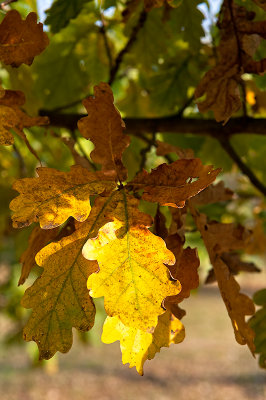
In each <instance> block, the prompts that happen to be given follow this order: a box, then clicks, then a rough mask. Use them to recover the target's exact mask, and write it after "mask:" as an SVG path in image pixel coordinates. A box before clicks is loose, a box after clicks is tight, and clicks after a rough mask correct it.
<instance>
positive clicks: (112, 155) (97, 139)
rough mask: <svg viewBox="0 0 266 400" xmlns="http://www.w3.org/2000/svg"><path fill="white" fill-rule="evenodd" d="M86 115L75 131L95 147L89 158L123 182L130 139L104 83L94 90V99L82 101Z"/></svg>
mask: <svg viewBox="0 0 266 400" xmlns="http://www.w3.org/2000/svg"><path fill="white" fill-rule="evenodd" d="M83 105H84V107H85V108H86V110H87V112H88V116H87V117H84V118H81V119H80V120H79V122H78V128H79V130H80V132H81V134H82V135H83V136H84V137H85V138H86V139H90V140H91V141H92V142H93V144H94V145H95V149H94V150H93V151H92V152H91V159H92V160H93V161H94V162H95V163H98V164H101V165H102V169H103V170H104V171H115V172H116V174H117V177H118V180H120V181H124V180H125V179H126V177H127V172H126V169H125V167H124V166H123V164H122V154H123V151H124V150H125V149H126V148H127V147H128V145H129V142H130V138H129V136H127V135H125V134H124V133H123V130H124V129H125V124H124V122H123V120H122V119H121V116H120V114H119V112H118V110H117V109H116V108H115V106H114V97H113V93H112V90H111V88H110V86H109V85H108V84H107V83H100V85H99V86H95V87H94V97H88V98H87V99H85V100H84V101H83Z"/></svg>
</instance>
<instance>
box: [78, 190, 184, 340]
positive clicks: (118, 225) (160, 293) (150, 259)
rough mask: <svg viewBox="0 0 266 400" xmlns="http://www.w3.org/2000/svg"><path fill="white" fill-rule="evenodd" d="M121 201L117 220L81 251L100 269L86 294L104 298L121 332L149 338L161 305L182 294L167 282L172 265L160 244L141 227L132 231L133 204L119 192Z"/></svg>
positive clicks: (166, 251) (155, 237)
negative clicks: (139, 332) (133, 330)
mask: <svg viewBox="0 0 266 400" xmlns="http://www.w3.org/2000/svg"><path fill="white" fill-rule="evenodd" d="M120 195H121V196H123V202H121V203H122V204H123V210H122V206H121V204H119V206H118V210H119V212H118V214H119V215H118V216H119V220H115V222H112V223H108V224H106V225H105V226H104V227H102V228H101V229H100V230H99V235H98V237H97V238H96V239H93V240H89V241H88V242H87V243H86V245H85V246H84V249H83V255H84V257H85V258H87V259H89V260H97V261H98V263H99V269H100V270H99V272H98V273H96V274H93V275H92V276H91V277H90V278H89V279H88V288H89V289H90V294H91V296H92V297H101V296H104V297H105V300H104V304H105V309H106V312H107V314H108V315H109V316H115V315H117V316H118V317H119V319H120V320H121V321H122V322H123V323H124V324H125V325H126V326H130V327H134V328H138V329H141V330H144V331H149V332H152V331H153V329H154V328H155V326H156V325H157V319H158V316H159V315H160V314H162V313H163V309H162V307H161V303H162V301H163V299H164V298H165V297H166V296H168V295H174V294H177V293H179V291H180V289H181V288H180V285H179V282H171V281H170V279H169V278H170V277H169V273H168V271H167V267H166V266H165V265H164V264H169V265H171V264H173V263H174V261H175V260H174V256H173V254H172V253H171V252H170V251H169V250H168V249H167V248H166V246H165V243H164V241H163V240H162V239H161V238H159V237H158V236H155V235H153V234H152V233H151V232H150V231H149V230H148V229H147V228H146V227H145V226H143V225H142V226H141V225H135V226H134V220H135V217H134V212H135V211H134V210H135V200H136V199H134V198H132V197H131V196H127V195H126V193H125V192H124V191H122V193H121V194H120ZM131 201H133V204H134V208H133V207H130V204H131ZM128 205H129V206H128ZM120 209H121V213H120ZM138 213H139V212H138ZM131 221H133V223H132V222H131ZM114 254H115V257H114Z"/></svg>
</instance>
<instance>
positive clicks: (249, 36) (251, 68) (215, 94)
mask: <svg viewBox="0 0 266 400" xmlns="http://www.w3.org/2000/svg"><path fill="white" fill-rule="evenodd" d="M254 18H255V13H253V12H250V11H248V10H247V9H245V8H244V7H241V6H239V5H237V4H235V3H234V2H231V1H230V0H224V2H223V6H222V9H221V12H220V19H219V21H218V27H219V28H220V30H221V40H220V43H219V46H218V48H217V53H218V63H217V65H216V66H215V67H213V68H212V69H211V70H210V71H208V72H207V73H206V74H205V75H204V77H203V78H202V80H201V82H200V83H199V85H198V87H197V88H196V91H195V97H196V98H199V97H201V96H203V95H204V94H205V96H206V98H205V100H204V101H202V102H200V103H198V108H199V111H201V112H205V111H208V110H213V112H214V116H215V118H216V120H217V121H218V122H219V121H224V123H226V122H227V121H228V119H229V118H230V117H231V115H232V114H233V113H234V112H236V111H237V110H238V109H239V108H240V107H241V99H240V92H239V84H240V83H241V76H242V75H243V74H244V73H256V74H263V73H264V72H265V70H266V59H262V60H259V61H255V60H254V59H253V58H252V56H253V55H254V54H255V52H256V49H257V47H258V46H259V44H260V41H261V39H262V38H264V39H265V38H266V21H252V20H253V19H254Z"/></svg>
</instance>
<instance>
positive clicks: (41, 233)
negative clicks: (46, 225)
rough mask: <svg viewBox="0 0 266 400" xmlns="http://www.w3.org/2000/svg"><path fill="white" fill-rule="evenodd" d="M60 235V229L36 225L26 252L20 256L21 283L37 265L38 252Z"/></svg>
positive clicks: (20, 283)
mask: <svg viewBox="0 0 266 400" xmlns="http://www.w3.org/2000/svg"><path fill="white" fill-rule="evenodd" d="M57 235H58V229H48V230H45V229H41V228H40V227H39V226H36V227H35V228H34V229H33V231H32V232H31V235H30V237H29V245H28V247H27V249H26V250H25V251H24V253H23V254H22V255H21V257H20V262H21V264H22V270H21V275H20V278H19V282H18V284H19V285H22V284H23V283H24V282H25V281H26V279H27V278H28V276H29V273H30V271H31V270H32V268H33V267H34V266H35V265H36V262H35V256H36V254H37V253H38V252H39V251H40V250H41V249H42V248H43V247H44V246H46V245H47V243H49V242H51V241H52V240H54V239H55V238H56V236H57Z"/></svg>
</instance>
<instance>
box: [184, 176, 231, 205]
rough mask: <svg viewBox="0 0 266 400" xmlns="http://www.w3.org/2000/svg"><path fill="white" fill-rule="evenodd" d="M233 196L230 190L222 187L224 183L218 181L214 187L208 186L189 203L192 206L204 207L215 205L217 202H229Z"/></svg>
mask: <svg viewBox="0 0 266 400" xmlns="http://www.w3.org/2000/svg"><path fill="white" fill-rule="evenodd" d="M233 195H234V192H232V190H231V189H228V188H226V187H225V186H224V182H223V181H220V182H219V183H217V184H216V185H214V184H213V185H210V186H208V187H207V188H206V189H204V190H203V191H202V192H200V193H199V194H198V195H197V196H195V197H194V198H193V199H191V200H190V201H191V202H192V204H194V205H197V206H199V205H205V204H211V203H217V202H219V201H228V200H231V199H232V197H233Z"/></svg>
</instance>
